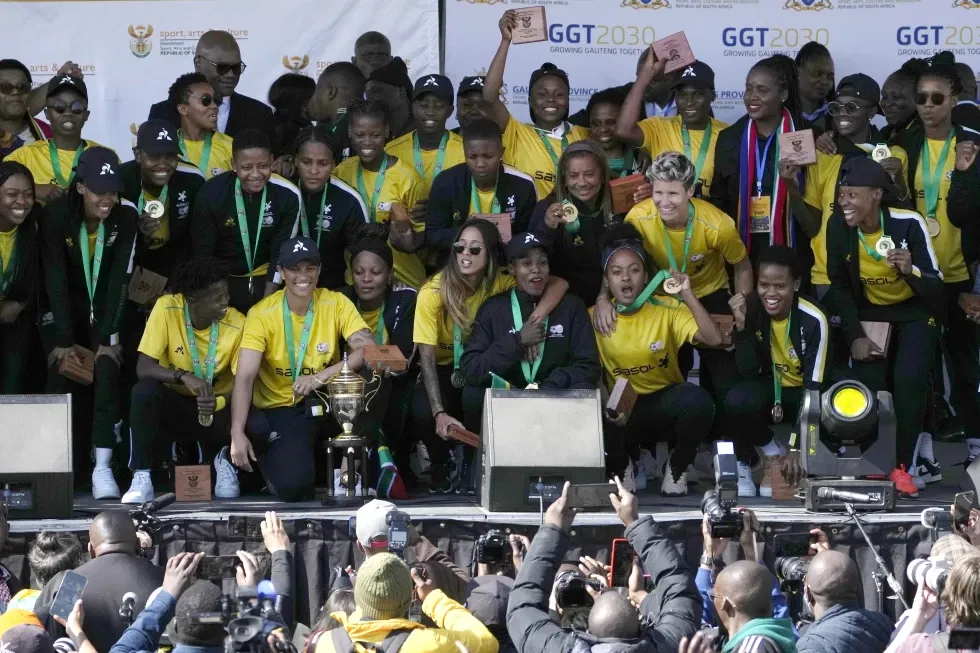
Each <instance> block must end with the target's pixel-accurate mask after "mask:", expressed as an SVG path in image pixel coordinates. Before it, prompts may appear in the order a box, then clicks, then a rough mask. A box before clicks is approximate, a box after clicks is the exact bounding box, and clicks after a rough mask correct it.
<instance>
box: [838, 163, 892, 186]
mask: <svg viewBox="0 0 980 653" xmlns="http://www.w3.org/2000/svg"><path fill="white" fill-rule="evenodd" d="M840 185H841V186H859V187H863V188H881V189H882V190H885V191H892V190H894V188H895V187H894V185H893V184H892V178H891V176H890V175H889V174H888V173H887V172H885V169H884V168H882V167H881V164H880V163H878V162H877V161H874V160H872V159H869V158H868V157H866V156H857V157H854V158H852V159H850V160H848V161H847V163H845V164H844V168H843V170H842V173H841V178H840Z"/></svg>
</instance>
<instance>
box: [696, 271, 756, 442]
mask: <svg viewBox="0 0 980 653" xmlns="http://www.w3.org/2000/svg"><path fill="white" fill-rule="evenodd" d="M730 298H731V293H729V292H728V289H727V288H722V289H721V290H716V291H715V292H713V293H711V294H710V295H706V296H705V297H702V298H701V303H702V304H703V305H704V307H705V308H706V309H707V310H708V312H709V313H711V314H713V315H731V314H732V310H731V307H730V306H729V305H728V300H729V299H730ZM697 350H698V355H699V356H700V358H701V370H700V374H699V376H698V383H699V385H700V386H701V387H702V388H704V389H705V390H707V391H708V394H710V395H711V397H712V398H713V399H714V402H715V420H714V424H713V425H712V429H711V431H712V434H713V435H715V436H716V437H725V428H724V426H725V425H726V424H728V423H730V421H731V420H730V418H729V416H727V415H726V414H725V397H726V396H727V395H728V393H729V391H731V389H732V388H734V387H735V385H736V384H737V383H738V382H739V381H740V380H741V378H742V377H741V376H739V373H738V366H737V365H736V363H735V350H732V351H727V350H724V349H711V348H708V347H698V348H697ZM692 359H693V356H692ZM692 362H693V361H692ZM684 376H685V378H687V375H686V374H685V375H684Z"/></svg>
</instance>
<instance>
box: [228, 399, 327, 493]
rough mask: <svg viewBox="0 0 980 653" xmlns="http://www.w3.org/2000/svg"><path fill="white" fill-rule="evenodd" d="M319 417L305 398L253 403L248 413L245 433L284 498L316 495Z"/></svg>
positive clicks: (274, 490) (273, 489)
mask: <svg viewBox="0 0 980 653" xmlns="http://www.w3.org/2000/svg"><path fill="white" fill-rule="evenodd" d="M327 419H328V420H329V421H330V422H331V423H332V424H336V422H335V421H333V419H332V418H327ZM319 421H320V419H319V418H314V417H312V416H310V414H309V412H308V411H307V410H306V405H305V403H303V402H300V403H299V404H298V405H296V406H288V407H284V408H268V409H264V410H262V409H259V408H255V407H253V408H252V409H251V410H250V411H249V413H248V420H247V421H246V423H245V435H247V436H248V438H249V440H251V441H252V445H253V446H254V447H255V455H256V456H257V457H258V459H259V466H260V468H261V469H262V473H263V474H264V475H265V478H266V480H267V481H268V483H269V489H270V490H272V492H273V493H274V494H275V495H276V496H278V497H279V498H280V499H281V500H283V501H303V500H304V499H308V498H312V497H313V490H314V487H315V485H316V464H315V463H316V457H317V456H316V454H317V452H316V437H317V433H318V431H319ZM331 482H332V479H331Z"/></svg>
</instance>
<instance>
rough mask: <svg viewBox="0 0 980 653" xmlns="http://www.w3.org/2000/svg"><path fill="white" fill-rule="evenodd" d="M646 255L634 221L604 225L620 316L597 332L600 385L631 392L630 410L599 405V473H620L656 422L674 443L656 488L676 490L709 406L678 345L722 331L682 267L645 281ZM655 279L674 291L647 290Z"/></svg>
mask: <svg viewBox="0 0 980 653" xmlns="http://www.w3.org/2000/svg"><path fill="white" fill-rule="evenodd" d="M646 258H647V256H646V252H645V251H644V249H643V243H642V241H641V239H640V234H639V232H638V231H637V230H636V228H635V227H634V226H633V225H627V224H623V225H617V226H616V227H614V228H612V229H611V230H610V231H609V233H608V234H607V240H606V247H605V250H604V252H603V267H604V269H605V279H606V285H607V286H608V288H609V292H610V294H611V295H612V297H613V300H614V301H615V303H616V311H617V313H618V314H619V320H618V322H617V325H616V330H615V332H613V333H612V334H610V335H608V336H603V335H601V334H598V333H597V334H596V335H597V336H598V337H597V338H596V344H597V345H598V347H599V359H600V361H601V362H602V367H603V370H604V371H605V375H604V376H605V381H606V384H605V387H606V389H611V388H612V387H613V386H614V385H615V383H616V381H618V380H619V379H626V380H627V381H629V383H630V385H631V386H632V387H633V389H634V390H635V391H636V394H637V395H638V398H637V401H636V405H635V406H634V407H633V411H632V413H631V414H630V415H629V416H627V415H625V414H619V415H613V414H611V413H609V412H607V413H606V421H607V427H606V429H605V434H604V439H605V443H606V474H607V475H609V476H614V475H615V476H620V477H622V475H623V471H624V470H625V469H626V466H627V464H629V461H630V458H633V459H636V458H637V457H638V454H639V448H640V447H641V446H647V445H648V444H649V441H650V440H652V439H653V438H651V437H650V436H651V432H653V431H654V430H655V429H656V430H657V431H658V432H660V433H662V434H664V435H665V437H666V438H667V439H668V440H671V441H672V443H673V445H674V449H673V451H672V452H671V455H670V458H669V460H668V461H666V462H665V465H664V480H663V483H662V485H661V486H660V491H661V493H662V494H664V495H666V496H683V495H686V494H687V471H686V470H687V467H688V465H690V464H692V463H693V462H694V456H695V455H696V454H697V452H698V446H699V445H700V444H701V441H702V440H703V439H704V438H705V437H706V436H707V435H708V431H709V430H710V429H711V424H712V421H713V420H714V415H715V407H714V402H713V401H712V399H711V395H709V394H708V392H707V391H706V390H704V389H703V388H700V387H698V386H696V385H693V384H691V383H687V382H685V381H684V377H683V376H682V375H681V370H680V367H679V366H678V363H677V356H678V351H679V350H680V348H681V346H683V345H684V344H685V343H691V344H693V343H704V344H706V345H709V346H717V345H719V344H721V340H722V335H721V331H719V330H718V325H716V324H715V322H714V320H712V319H711V315H710V314H709V313H708V311H707V310H706V309H705V308H704V306H702V305H701V302H700V301H698V298H697V296H695V294H694V292H693V291H692V290H691V282H690V280H689V279H688V277H687V275H686V274H681V273H679V272H678V273H675V274H673V275H671V274H669V273H668V272H665V271H662V272H658V273H657V275H656V276H655V277H654V279H653V281H652V282H651V281H650V278H649V276H648V275H647V261H646ZM661 283H663V285H664V290H665V291H666V292H667V293H668V294H670V295H676V296H677V298H674V297H667V298H663V299H659V298H658V299H654V298H652V295H653V292H654V291H655V290H657V288H658V287H659V286H660V284H661ZM678 299H680V301H678ZM593 310H594V309H590V311H593Z"/></svg>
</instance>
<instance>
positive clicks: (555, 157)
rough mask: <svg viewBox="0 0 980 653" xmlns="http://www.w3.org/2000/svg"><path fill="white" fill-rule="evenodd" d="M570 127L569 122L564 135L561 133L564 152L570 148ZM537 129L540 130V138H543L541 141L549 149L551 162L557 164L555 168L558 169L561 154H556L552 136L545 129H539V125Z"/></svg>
mask: <svg viewBox="0 0 980 653" xmlns="http://www.w3.org/2000/svg"><path fill="white" fill-rule="evenodd" d="M569 129H570V128H569V126H568V125H567V124H565V131H564V132H562V135H561V151H562V152H564V151H565V150H566V149H567V148H568V130H569ZM535 130H536V131H537V132H538V138H540V139H541V142H542V143H544V149H545V150H547V151H548V156H550V157H551V163H552V164H553V165H554V166H555V169H556V170H557V169H558V158H559V156H560V155H558V154H555V148H554V147H552V145H551V137H550V136H548V135H547V133H546V132H545V131H544V130H542V129H538V128H537V127H535Z"/></svg>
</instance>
